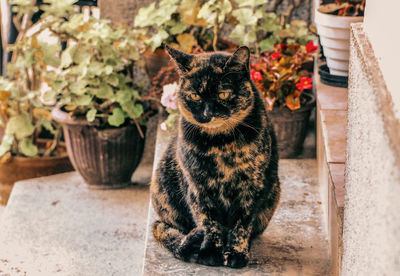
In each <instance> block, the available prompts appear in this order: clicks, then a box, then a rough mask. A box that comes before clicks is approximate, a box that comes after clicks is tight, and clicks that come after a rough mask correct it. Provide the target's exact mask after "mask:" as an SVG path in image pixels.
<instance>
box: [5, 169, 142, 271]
mask: <svg viewBox="0 0 400 276" xmlns="http://www.w3.org/2000/svg"><path fill="white" fill-rule="evenodd" d="M148 204H149V193H148V186H147V185H136V186H132V187H129V188H126V189H121V190H93V189H89V188H88V187H87V185H86V184H84V183H83V180H82V178H81V177H80V176H79V175H78V173H76V172H71V173H65V174H58V175H54V176H49V177H42V178H37V179H33V180H28V181H23V182H18V183H16V184H15V186H14V189H13V191H12V193H11V196H10V199H9V201H8V204H7V207H6V209H5V210H4V212H3V214H2V217H1V221H0V275H12V276H14V275H85V276H90V275H96V276H101V275H107V276H109V275H140V274H141V269H142V263H143V255H144V242H145V233H146V231H145V229H146V222H147V212H148Z"/></svg>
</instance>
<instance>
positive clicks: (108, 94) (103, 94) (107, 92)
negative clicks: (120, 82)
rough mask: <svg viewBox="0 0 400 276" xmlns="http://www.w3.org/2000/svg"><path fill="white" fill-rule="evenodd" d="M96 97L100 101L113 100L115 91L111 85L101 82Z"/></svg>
mask: <svg viewBox="0 0 400 276" xmlns="http://www.w3.org/2000/svg"><path fill="white" fill-rule="evenodd" d="M96 96H97V97H98V98H100V99H111V98H113V96H114V91H113V89H112V87H111V86H110V85H108V84H107V83H105V82H101V83H100V89H99V91H98V92H97V94H96Z"/></svg>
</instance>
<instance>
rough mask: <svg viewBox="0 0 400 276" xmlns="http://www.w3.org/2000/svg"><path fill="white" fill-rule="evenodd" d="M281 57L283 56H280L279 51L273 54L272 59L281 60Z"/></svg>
mask: <svg viewBox="0 0 400 276" xmlns="http://www.w3.org/2000/svg"><path fill="white" fill-rule="evenodd" d="M280 57H281V54H280V53H279V52H278V51H276V52H273V53H272V54H271V58H272V59H279V58H280Z"/></svg>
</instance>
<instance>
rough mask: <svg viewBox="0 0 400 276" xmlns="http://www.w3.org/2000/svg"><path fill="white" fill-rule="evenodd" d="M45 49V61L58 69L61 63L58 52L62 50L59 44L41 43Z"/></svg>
mask: <svg viewBox="0 0 400 276" xmlns="http://www.w3.org/2000/svg"><path fill="white" fill-rule="evenodd" d="M41 45H42V48H43V60H44V62H45V63H46V64H48V65H50V66H53V67H58V66H59V65H60V63H61V61H60V58H59V57H58V56H57V54H58V52H59V51H60V50H61V47H60V45H58V44H53V45H50V44H47V43H41Z"/></svg>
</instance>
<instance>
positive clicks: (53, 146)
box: [43, 129, 61, 156]
mask: <svg viewBox="0 0 400 276" xmlns="http://www.w3.org/2000/svg"><path fill="white" fill-rule="evenodd" d="M60 139H61V129H57V130H56V133H55V134H54V138H53V142H52V143H51V146H50V147H49V148H48V149H47V150H46V151H45V152H44V154H43V156H50V155H51V154H52V153H53V152H54V150H55V149H56V148H57V146H58V144H59V142H60Z"/></svg>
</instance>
